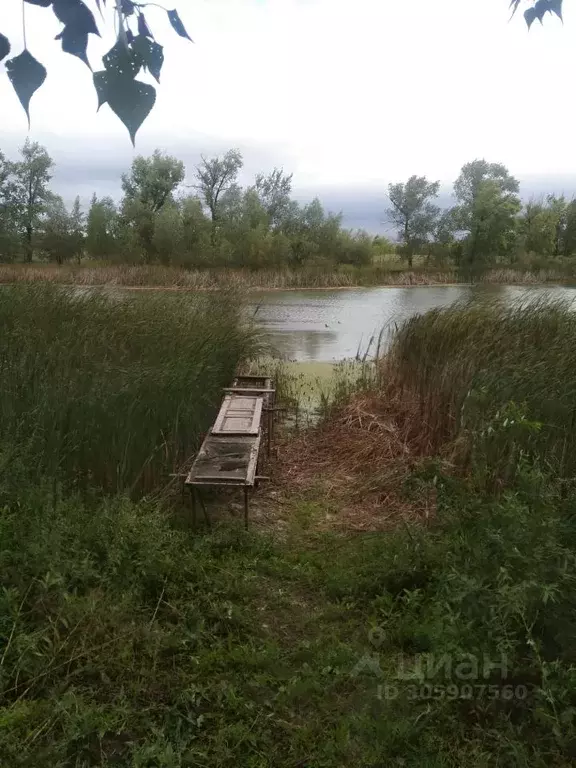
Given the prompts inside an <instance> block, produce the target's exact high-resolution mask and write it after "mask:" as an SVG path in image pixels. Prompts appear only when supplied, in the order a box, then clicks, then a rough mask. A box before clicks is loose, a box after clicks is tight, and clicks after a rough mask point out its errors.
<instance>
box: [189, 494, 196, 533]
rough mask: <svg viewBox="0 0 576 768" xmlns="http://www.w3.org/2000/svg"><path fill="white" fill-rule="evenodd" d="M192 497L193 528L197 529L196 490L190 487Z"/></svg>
mask: <svg viewBox="0 0 576 768" xmlns="http://www.w3.org/2000/svg"><path fill="white" fill-rule="evenodd" d="M190 497H191V499H192V527H193V528H196V489H195V488H194V486H193V485H191V486H190Z"/></svg>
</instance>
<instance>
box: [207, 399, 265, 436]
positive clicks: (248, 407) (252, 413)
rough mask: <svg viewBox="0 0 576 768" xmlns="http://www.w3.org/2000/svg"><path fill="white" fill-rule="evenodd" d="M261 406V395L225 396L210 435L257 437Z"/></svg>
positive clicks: (262, 403) (262, 400) (262, 402)
mask: <svg viewBox="0 0 576 768" xmlns="http://www.w3.org/2000/svg"><path fill="white" fill-rule="evenodd" d="M263 406H264V398H263V397H262V395H241V394H232V393H231V394H228V395H226V396H225V397H224V400H223V402H222V406H221V408H220V413H219V414H218V416H217V418H216V421H215V422H214V426H213V427H212V430H211V433H212V434H213V435H223V436H224V435H230V436H231V435H257V434H258V433H259V431H260V422H261V420H262V408H263Z"/></svg>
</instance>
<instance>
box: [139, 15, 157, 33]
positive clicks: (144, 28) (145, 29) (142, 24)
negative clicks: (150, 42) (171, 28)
mask: <svg viewBox="0 0 576 768" xmlns="http://www.w3.org/2000/svg"><path fill="white" fill-rule="evenodd" d="M138 34H139V35H144V37H154V35H153V34H152V32H150V27H149V26H148V24H147V22H146V18H145V16H144V14H143V13H140V14H138Z"/></svg>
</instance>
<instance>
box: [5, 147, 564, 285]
mask: <svg viewBox="0 0 576 768" xmlns="http://www.w3.org/2000/svg"><path fill="white" fill-rule="evenodd" d="M241 168H242V157H241V155H240V153H239V152H238V151H237V150H231V151H230V152H227V153H225V154H224V155H222V156H220V157H214V158H202V160H201V163H200V165H199V167H198V168H197V169H195V172H194V171H193V173H194V175H195V180H196V182H197V183H196V184H194V185H192V187H189V186H186V185H185V184H184V180H185V168H184V165H183V163H182V162H181V161H180V160H178V159H177V158H175V157H171V156H169V155H166V154H164V153H162V152H160V151H158V150H157V151H156V152H154V153H153V154H152V155H151V156H150V157H136V158H135V159H134V161H133V163H132V166H131V169H130V171H129V172H128V173H127V174H125V175H124V176H123V177H122V179H121V188H122V192H123V194H122V197H121V198H120V199H119V200H118V202H115V201H114V200H112V199H111V198H110V197H103V198H98V197H97V196H96V195H94V196H93V197H92V200H91V202H90V204H89V206H87V209H86V210H85V209H84V208H83V206H82V203H81V201H80V200H79V199H78V198H76V200H75V201H74V202H73V204H72V205H71V206H70V207H69V208H67V207H66V205H65V203H64V201H62V199H60V198H58V197H57V196H55V195H54V194H53V193H52V192H51V191H50V188H49V181H50V175H51V170H52V160H51V159H50V157H49V156H48V154H47V152H46V150H45V149H44V148H43V147H40V146H39V145H38V144H33V143H31V142H29V141H28V142H27V143H26V144H25V145H24V147H23V148H22V150H21V157H20V158H18V159H17V160H12V159H10V158H7V157H5V156H4V155H3V154H2V153H0V259H1V260H2V261H14V260H18V259H23V260H30V259H32V258H35V259H48V260H51V261H54V262H56V263H64V262H66V261H70V260H72V259H76V260H78V261H80V260H81V259H83V258H86V259H95V260H105V261H108V262H114V263H130V264H165V265H175V266H181V267H197V268H208V267H217V268H226V267H243V268H247V269H267V268H270V269H282V268H290V269H299V268H301V267H306V268H307V269H311V268H312V269H318V270H319V271H324V272H326V271H329V270H331V269H332V268H333V267H334V266H335V265H351V266H355V267H358V266H363V265H369V264H372V263H373V262H374V261H376V262H378V263H380V262H382V261H386V260H388V259H389V258H391V257H392V254H393V253H394V252H395V246H394V244H393V243H391V242H390V241H388V240H387V239H386V238H384V237H381V236H377V237H371V236H370V235H368V234H367V233H365V232H362V231H357V232H351V231H348V230H345V229H343V226H342V216H341V214H338V213H331V212H328V211H326V210H325V209H324V207H323V206H322V203H321V202H320V200H318V199H314V200H312V201H311V202H309V203H306V204H304V205H302V204H300V203H298V202H297V201H296V200H294V199H292V197H291V184H292V177H291V175H289V174H286V173H285V172H284V171H283V170H282V169H278V168H275V169H274V170H273V171H272V172H271V173H269V174H264V173H260V174H258V175H257V176H256V177H255V179H254V180H253V182H252V183H251V184H248V185H247V186H245V187H242V186H240V184H239V176H240V170H241ZM438 187H439V185H438V182H428V181H427V180H426V178H425V177H418V176H413V177H412V178H411V179H409V180H408V181H407V182H406V183H401V184H391V185H390V193H391V199H392V200H393V201H394V203H395V205H394V206H393V209H392V210H391V211H390V216H391V217H394V218H393V220H394V221H395V222H396V226H397V227H398V229H399V234H400V239H401V241H402V244H403V248H402V250H401V251H400V254H401V255H404V256H406V257H407V260H408V264H409V266H410V267H411V268H412V267H413V266H414V265H416V266H419V265H421V264H422V263H423V262H424V263H426V264H428V263H431V262H432V263H433V264H434V266H435V267H436V268H442V267H450V266H458V265H461V266H462V267H463V268H469V267H471V266H483V265H491V264H494V263H513V262H515V263H523V264H525V265H526V266H527V267H539V266H545V265H546V264H545V262H546V260H548V262H549V263H551V262H554V263H555V266H557V267H563V266H566V267H569V263H568V262H567V261H566V260H567V259H570V258H571V257H573V256H574V255H576V201H569V200H566V199H565V198H564V197H557V196H554V195H548V196H547V197H546V198H543V199H542V200H539V201H534V200H532V201H529V202H528V203H527V204H526V206H525V207H524V208H523V209H522V208H521V204H520V199H519V196H518V182H517V181H516V179H514V178H513V177H512V176H511V175H510V173H509V172H508V170H507V169H506V168H505V167H504V166H502V165H500V164H497V163H489V162H487V161H485V160H475V161H474V162H472V163H467V164H466V165H465V166H464V167H463V168H462V171H461V173H460V175H459V177H458V179H457V180H456V182H455V184H454V196H455V197H456V199H457V201H458V205H456V206H454V207H453V208H449V209H445V210H443V211H441V210H440V209H439V208H438V207H437V206H436V205H435V203H434V199H435V197H436V196H437V194H438ZM416 257H418V260H417V261H416ZM563 260H564V261H566V263H565V265H563V263H562V262H563Z"/></svg>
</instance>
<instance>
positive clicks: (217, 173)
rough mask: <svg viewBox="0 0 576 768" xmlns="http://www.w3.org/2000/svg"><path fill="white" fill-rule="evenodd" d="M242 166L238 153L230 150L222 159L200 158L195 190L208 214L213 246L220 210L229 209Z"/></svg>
mask: <svg viewBox="0 0 576 768" xmlns="http://www.w3.org/2000/svg"><path fill="white" fill-rule="evenodd" d="M243 164H244V161H243V160H242V155H241V154H240V151H239V150H237V149H230V150H229V151H228V152H226V154H225V155H223V156H222V157H212V158H206V157H204V156H202V161H201V163H200V165H199V166H198V167H197V168H196V182H197V183H196V189H197V190H198V192H199V194H200V197H201V199H202V200H203V202H204V204H205V206H206V208H207V209H208V211H209V212H210V218H211V220H212V243H213V244H215V242H216V236H217V231H218V222H219V219H220V217H221V213H222V208H223V207H226V205H227V204H228V207H230V204H231V200H230V197H234V196H235V193H236V191H237V190H236V186H237V185H236V180H237V179H238V174H239V173H240V171H241V169H242V166H243ZM227 195H228V201H227V199H226V196H227Z"/></svg>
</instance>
